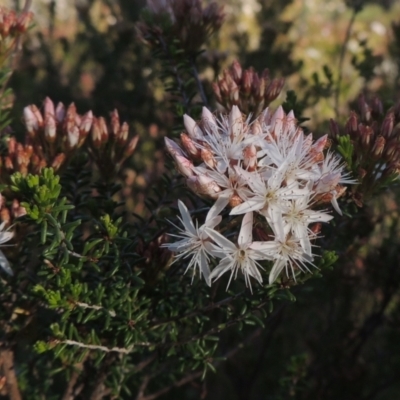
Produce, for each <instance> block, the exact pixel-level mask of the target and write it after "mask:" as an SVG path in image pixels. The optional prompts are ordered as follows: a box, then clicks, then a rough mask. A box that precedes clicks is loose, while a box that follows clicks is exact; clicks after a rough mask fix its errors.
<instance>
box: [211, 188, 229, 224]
mask: <svg viewBox="0 0 400 400" xmlns="http://www.w3.org/2000/svg"><path fill="white" fill-rule="evenodd" d="M228 203H229V196H221V195H220V196H219V197H218V199H217V201H216V202H215V203H214V205H213V206H212V207H211V208H210V211H209V212H208V214H207V217H206V223H207V222H208V221H209V220H211V219H212V218H214V217H216V216H217V215H219V213H220V212H221V211H222V210H223V209H224V208H225V207H226V206H227V204H228ZM207 226H210V225H209V224H207ZM214 226H215V225H214ZM214 226H210V227H211V228H214Z"/></svg>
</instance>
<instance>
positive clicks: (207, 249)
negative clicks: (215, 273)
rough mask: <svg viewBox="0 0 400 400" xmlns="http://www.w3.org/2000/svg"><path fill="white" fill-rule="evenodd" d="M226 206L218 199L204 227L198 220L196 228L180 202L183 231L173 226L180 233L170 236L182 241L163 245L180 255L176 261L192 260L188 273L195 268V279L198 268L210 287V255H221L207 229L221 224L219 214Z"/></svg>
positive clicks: (180, 218)
mask: <svg viewBox="0 0 400 400" xmlns="http://www.w3.org/2000/svg"><path fill="white" fill-rule="evenodd" d="M225 205H226V200H225V198H223V197H221V200H219V199H218V200H217V201H216V202H215V204H214V205H213V207H211V209H210V211H209V212H208V214H207V217H206V221H205V223H204V225H201V226H198V223H197V220H196V226H195V225H194V224H193V221H192V218H191V216H190V213H189V211H188V209H187V207H186V206H185V204H184V203H183V202H182V201H180V200H178V207H179V211H180V213H181V217H178V218H179V220H180V221H181V223H182V225H183V229H182V228H179V227H177V226H176V225H174V224H173V225H174V226H175V227H176V228H177V229H179V231H180V233H178V234H169V235H170V236H175V237H177V238H180V239H181V240H179V241H178V242H175V243H167V244H165V245H163V246H164V247H167V248H168V249H169V250H171V251H172V252H174V253H178V254H177V255H176V260H179V259H181V258H184V259H186V258H190V261H189V264H188V266H187V268H186V271H188V270H189V269H190V268H192V267H193V277H194V274H195V271H196V268H198V270H199V273H200V275H203V276H204V279H205V280H206V282H207V284H208V285H211V282H210V267H209V265H208V263H209V257H208V255H212V256H214V257H217V256H219V255H220V250H219V248H218V247H216V246H215V245H214V244H213V243H211V240H210V239H209V236H208V233H207V231H206V228H214V227H215V226H216V225H218V224H219V223H220V222H221V216H220V215H218V214H219V213H220V212H221V210H222V209H223V207H225ZM176 260H175V261H176ZM186 271H185V272H186Z"/></svg>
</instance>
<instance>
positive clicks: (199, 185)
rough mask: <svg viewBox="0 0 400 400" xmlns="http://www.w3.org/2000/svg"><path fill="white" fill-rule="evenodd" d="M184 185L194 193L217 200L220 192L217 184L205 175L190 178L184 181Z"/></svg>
mask: <svg viewBox="0 0 400 400" xmlns="http://www.w3.org/2000/svg"><path fill="white" fill-rule="evenodd" d="M186 183H187V185H188V186H189V188H190V189H191V190H192V191H193V192H194V193H196V194H198V195H200V196H208V197H211V198H212V199H216V198H218V193H219V192H220V191H221V188H220V187H219V186H218V185H217V183H216V182H215V181H214V180H212V179H211V178H209V177H208V176H205V175H200V176H191V177H189V178H188V179H187V180H186Z"/></svg>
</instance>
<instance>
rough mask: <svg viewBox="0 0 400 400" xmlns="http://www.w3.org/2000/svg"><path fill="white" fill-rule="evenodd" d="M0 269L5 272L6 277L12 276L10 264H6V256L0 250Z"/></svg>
mask: <svg viewBox="0 0 400 400" xmlns="http://www.w3.org/2000/svg"><path fill="white" fill-rule="evenodd" d="M0 267H1V268H3V270H4V271H5V272H7V274H8V275H11V276H13V275H14V272H13V270H12V269H11V267H10V263H9V262H8V260H7V258H6V256H5V255H4V253H3V252H2V251H1V250H0Z"/></svg>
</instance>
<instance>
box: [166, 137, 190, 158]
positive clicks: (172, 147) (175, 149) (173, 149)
mask: <svg viewBox="0 0 400 400" xmlns="http://www.w3.org/2000/svg"><path fill="white" fill-rule="evenodd" d="M164 142H165V147H166V148H167V150H168V153H169V154H171V156H172V157H175V156H177V155H180V156H185V153H184V152H183V151H182V149H181V148H180V147H179V146H178V145H177V144H176V143H175V142H174V141H173V140H171V139H169V138H167V137H165V138H164Z"/></svg>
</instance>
